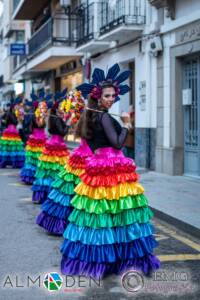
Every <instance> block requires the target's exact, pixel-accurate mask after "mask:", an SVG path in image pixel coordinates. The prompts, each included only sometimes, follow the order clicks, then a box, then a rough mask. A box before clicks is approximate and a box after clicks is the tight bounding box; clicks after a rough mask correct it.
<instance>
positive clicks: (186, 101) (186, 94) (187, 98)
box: [182, 89, 192, 105]
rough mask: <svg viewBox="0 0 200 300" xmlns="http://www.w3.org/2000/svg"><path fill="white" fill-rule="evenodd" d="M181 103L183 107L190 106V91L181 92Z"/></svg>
mask: <svg viewBox="0 0 200 300" xmlns="http://www.w3.org/2000/svg"><path fill="white" fill-rule="evenodd" d="M182 103H183V105H192V89H184V90H182Z"/></svg>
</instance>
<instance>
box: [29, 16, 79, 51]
mask: <svg viewBox="0 0 200 300" xmlns="http://www.w3.org/2000/svg"><path fill="white" fill-rule="evenodd" d="M72 25H73V19H72V18H71V19H69V18H64V17H63V18H60V17H54V18H50V19H49V20H48V21H47V22H46V23H44V24H43V25H42V26H41V27H40V28H39V29H38V30H37V31H36V32H35V33H34V34H33V36H32V37H31V39H30V40H29V41H28V48H29V56H32V55H34V54H36V53H37V52H38V51H40V50H41V49H44V48H45V47H46V46H47V45H49V44H51V45H54V44H56V45H63V44H65V45H67V46H71V45H72V44H73V43H74V42H75V36H74V34H73V30H72Z"/></svg>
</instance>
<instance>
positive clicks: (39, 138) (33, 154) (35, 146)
mask: <svg viewBox="0 0 200 300" xmlns="http://www.w3.org/2000/svg"><path fill="white" fill-rule="evenodd" d="M46 140H47V136H46V134H45V129H44V128H34V129H33V133H32V134H31V135H30V137H29V139H28V141H27V143H26V154H25V158H26V159H25V164H24V166H23V168H22V170H21V173H20V177H21V181H22V182H24V183H25V184H32V183H33V181H34V179H35V172H36V168H37V164H38V159H39V156H40V155H41V153H42V150H43V149H44V147H45V143H46Z"/></svg>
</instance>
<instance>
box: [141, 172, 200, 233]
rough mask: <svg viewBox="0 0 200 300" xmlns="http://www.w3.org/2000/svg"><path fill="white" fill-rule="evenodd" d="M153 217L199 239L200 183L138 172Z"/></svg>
mask: <svg viewBox="0 0 200 300" xmlns="http://www.w3.org/2000/svg"><path fill="white" fill-rule="evenodd" d="M138 173H139V174H140V182H141V183H142V184H143V186H144V188H145V195H146V196H147V198H148V200H149V206H150V207H151V208H152V209H153V211H154V212H155V216H157V217H158V218H160V219H163V220H165V221H167V222H171V224H173V225H175V226H177V227H179V228H180V229H182V230H184V231H186V232H188V233H190V234H193V235H196V236H198V237H200V179H196V178H191V177H185V176H170V175H166V174H161V173H156V172H152V171H146V172H145V170H144V169H140V168H138Z"/></svg>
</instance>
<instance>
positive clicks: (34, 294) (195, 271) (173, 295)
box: [0, 169, 200, 300]
mask: <svg viewBox="0 0 200 300" xmlns="http://www.w3.org/2000/svg"><path fill="white" fill-rule="evenodd" d="M144 184H145V183H144ZM152 184H153V183H152ZM155 184H157V183H156V182H155ZM146 188H147V187H146ZM0 191H1V194H0V204H1V206H0V221H1V223H0V224H1V230H0V299H2V300H4V299H5V300H7V299H14V300H15V299H16V300H18V299H26V300H27V299H30V300H31V299H41V300H45V299H70V300H71V299H81V300H82V299H83V300H86V299H98V300H103V299H106V300H110V299H116V298H117V300H125V299H140V300H143V299H147V300H151V299H155V300H160V299H170V300H171V299H172V300H174V299H181V300H188V299H190V300H199V299H200V288H199V287H200V282H199V279H200V244H199V241H198V240H197V239H196V238H194V237H192V236H190V235H188V234H186V233H185V232H182V231H180V230H177V229H176V228H174V227H173V226H172V224H167V223H164V222H162V221H160V220H158V219H155V218H154V225H155V227H156V238H157V240H159V243H160V245H159V248H158V249H157V251H156V253H157V255H159V257H160V259H161V261H162V267H161V269H160V270H159V271H158V272H156V273H155V274H152V276H151V277H150V278H146V277H145V278H143V279H141V278H140V277H139V278H140V279H141V288H140V290H139V291H137V292H133V288H134V286H135V284H136V282H137V281H136V280H135V278H136V277H135V276H132V277H131V278H132V279H131V280H132V281H131V280H130V281H128V280H126V278H127V277H126V276H125V277H124V278H125V279H124V281H123V284H124V286H125V287H126V288H127V289H129V292H128V291H127V290H126V289H125V288H124V287H123V285H122V283H121V282H122V280H121V279H122V278H121V276H110V277H108V278H107V279H105V280H103V281H102V282H100V286H98V284H97V283H96V284H95V283H94V282H93V281H91V282H89V280H87V279H83V278H82V279H81V281H79V283H78V278H75V277H74V278H67V280H66V278H65V277H64V278H63V279H64V283H63V286H62V289H61V290H60V291H56V292H49V291H48V290H46V289H45V288H44V287H43V279H44V276H45V274H46V273H48V272H58V273H60V270H59V265H60V258H61V257H60V252H59V246H60V244H61V240H62V239H61V238H58V237H57V238H55V237H53V236H50V235H47V234H45V233H44V232H43V231H42V229H41V228H39V227H38V226H36V225H35V224H34V222H35V217H36V215H37V214H38V212H39V210H40V207H39V206H38V205H33V204H32V203H31V190H30V187H27V186H24V185H21V184H20V183H19V178H18V171H16V170H9V169H5V170H0ZM149 200H150V202H151V199H149ZM160 201H164V200H163V198H162V197H160ZM165 201H166V199H165ZM180 202H181V199H180ZM191 205H192V203H191ZM173 209H177V208H173V207H172V210H173ZM39 276H40V279H41V282H40V285H41V287H39V280H38V281H36V283H35V284H34V283H33V282H34V280H36V279H37V278H39ZM30 278H31V279H32V283H31V281H30ZM137 278H138V277H137ZM66 281H67V282H66ZM138 285H140V282H139V283H138ZM69 286H71V287H69Z"/></svg>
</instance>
